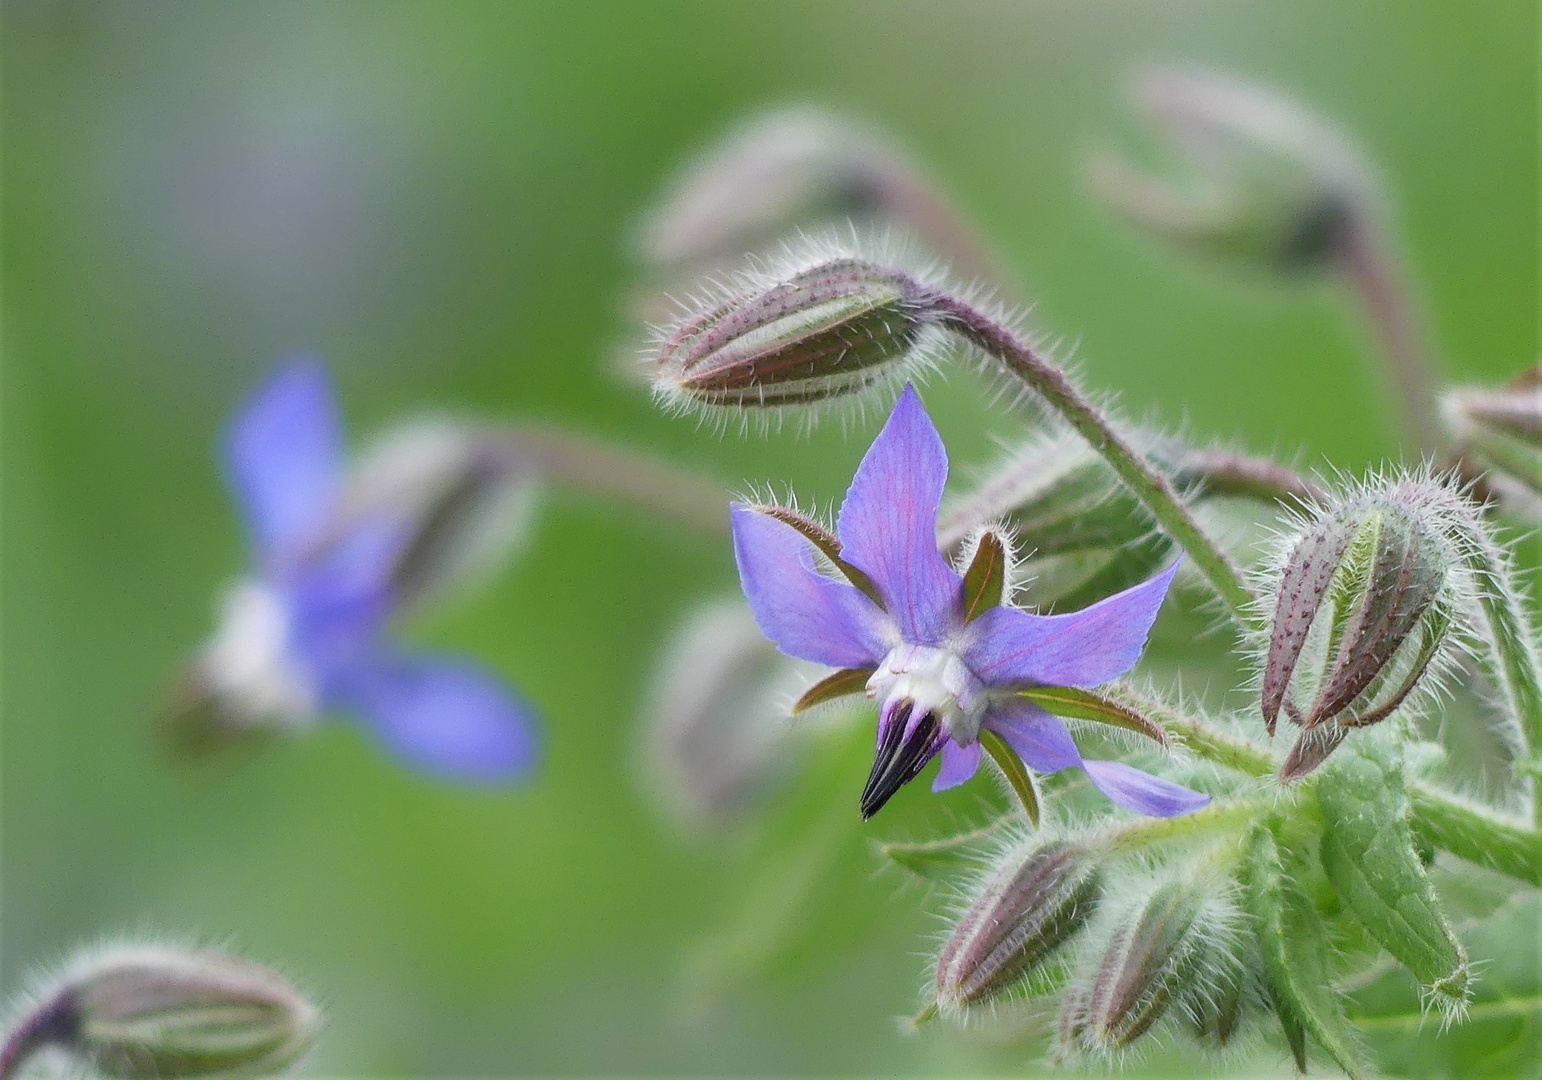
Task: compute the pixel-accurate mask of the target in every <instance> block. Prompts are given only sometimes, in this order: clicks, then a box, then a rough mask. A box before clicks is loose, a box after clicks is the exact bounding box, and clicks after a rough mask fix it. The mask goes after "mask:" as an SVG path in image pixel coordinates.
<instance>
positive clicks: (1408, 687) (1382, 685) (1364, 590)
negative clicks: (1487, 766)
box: [1260, 486, 1458, 779]
mask: <svg viewBox="0 0 1542 1080" xmlns="http://www.w3.org/2000/svg"><path fill="white" fill-rule="evenodd" d="M1402 492H1403V489H1402V488H1401V487H1398V486H1394V487H1391V488H1388V489H1387V490H1386V491H1384V492H1376V493H1370V494H1366V495H1362V496H1359V497H1356V498H1353V499H1352V500H1350V501H1349V502H1347V503H1344V504H1342V505H1341V506H1339V507H1338V508H1337V509H1336V510H1333V509H1323V510H1322V511H1320V512H1319V513H1318V515H1317V516H1316V518H1315V520H1312V521H1309V522H1308V523H1307V524H1306V525H1305V526H1304V527H1303V528H1302V530H1301V531H1300V533H1299V534H1298V538H1297V539H1296V540H1295V541H1294V543H1293V545H1292V546H1291V548H1290V551H1289V554H1288V556H1287V558H1286V560H1285V563H1284V566H1283V569H1282V570H1281V571H1280V574H1279V577H1278V579H1277V585H1276V595H1275V603H1274V617H1273V621H1272V624H1271V627H1270V636H1269V648H1268V653H1267V655H1266V657H1265V663H1264V672H1263V679H1262V683H1261V691H1260V709H1261V711H1262V713H1263V717H1264V722H1265V724H1266V725H1267V726H1268V728H1269V731H1270V732H1271V733H1272V732H1273V731H1274V726H1275V722H1276V719H1277V717H1278V715H1279V713H1280V712H1281V711H1282V710H1283V711H1284V712H1285V714H1286V715H1287V716H1288V717H1289V718H1290V720H1291V721H1292V722H1293V723H1296V724H1299V725H1300V726H1301V727H1302V728H1303V729H1304V731H1303V735H1302V738H1301V741H1300V742H1299V743H1298V744H1297V746H1296V747H1295V749H1294V750H1293V751H1292V754H1291V761H1290V762H1288V763H1287V766H1286V769H1285V771H1284V773H1282V776H1283V777H1284V778H1286V779H1297V778H1299V777H1300V776H1304V775H1306V773H1307V772H1310V771H1311V769H1312V768H1315V767H1316V765H1317V764H1320V763H1321V761H1322V760H1323V759H1324V758H1326V757H1327V755H1328V754H1329V753H1331V752H1332V750H1333V749H1334V748H1335V747H1336V746H1337V745H1338V743H1339V742H1340V741H1342V737H1343V733H1344V731H1343V729H1348V728H1354V727H1364V726H1367V725H1370V724H1374V723H1378V722H1380V721H1382V720H1384V719H1386V718H1387V717H1388V716H1389V715H1391V713H1392V712H1393V711H1394V710H1395V709H1397V708H1398V707H1399V706H1401V705H1403V704H1404V703H1405V701H1406V700H1407V699H1408V698H1409V696H1410V695H1411V694H1413V693H1414V691H1415V690H1416V689H1417V688H1419V686H1420V685H1421V683H1423V682H1424V681H1425V680H1427V679H1428V677H1429V675H1430V672H1431V669H1432V668H1433V669H1435V670H1437V671H1438V670H1439V669H1441V668H1442V667H1443V666H1444V663H1445V657H1446V656H1447V655H1448V654H1449V649H1448V631H1449V630H1450V628H1451V622H1452V617H1453V611H1454V606H1455V605H1454V602H1453V599H1452V590H1453V589H1454V587H1455V586H1454V584H1453V571H1454V570H1455V568H1456V567H1457V565H1458V561H1457V558H1456V556H1455V555H1454V553H1453V552H1452V550H1451V548H1450V544H1449V543H1448V541H1447V540H1446V538H1445V536H1444V534H1443V532H1442V531H1441V528H1440V527H1439V525H1438V523H1432V522H1431V521H1428V520H1426V518H1427V517H1428V514H1427V513H1426V511H1427V508H1426V507H1424V506H1422V505H1420V504H1419V503H1418V502H1417V500H1414V499H1412V498H1404V497H1403V495H1402ZM1335 727H1336V728H1337V729H1339V730H1334V728H1335ZM1319 729H1321V730H1319ZM1287 774H1288V775H1287Z"/></svg>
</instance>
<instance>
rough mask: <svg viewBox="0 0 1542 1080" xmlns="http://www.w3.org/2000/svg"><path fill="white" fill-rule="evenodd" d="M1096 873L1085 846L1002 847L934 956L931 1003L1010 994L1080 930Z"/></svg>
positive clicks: (948, 1008) (958, 1006)
mask: <svg viewBox="0 0 1542 1080" xmlns="http://www.w3.org/2000/svg"><path fill="white" fill-rule="evenodd" d="M1100 889H1101V878H1100V875H1099V872H1098V867H1097V863H1096V862H1095V860H1094V859H1093V857H1092V855H1091V853H1089V852H1088V851H1087V850H1086V849H1084V848H1082V847H1080V846H1078V845H1075V844H1071V843H1066V842H1062V841H1055V842H1051V843H1048V844H1040V845H1037V846H1035V847H1032V848H1028V849H1026V850H1024V849H1022V848H1017V849H1014V850H1012V851H1010V852H1009V853H1008V855H1007V857H1006V858H1005V859H1003V860H1002V861H1001V863H1000V865H999V866H997V867H996V869H995V870H994V871H993V872H991V873H990V874H989V875H988V876H987V877H986V878H985V884H984V885H983V887H981V888H980V890H979V892H978V894H977V895H976V896H975V898H974V899H973V900H972V901H971V902H970V904H969V906H968V907H967V908H966V909H965V910H964V914H963V915H962V916H961V917H960V918H959V920H958V924H957V926H955V927H954V929H953V933H952V934H951V935H949V937H948V940H947V942H946V943H945V944H944V945H943V947H942V953H941V955H940V956H939V957H938V959H937V979H936V982H937V1004H938V1006H939V1008H941V1009H942V1010H943V1011H944V1012H949V1013H959V1012H962V1011H964V1010H965V1009H968V1008H970V1007H972V1006H977V1005H982V1004H987V1003H990V1002H993V1001H997V1000H1000V999H1002V998H1005V997H1008V996H1010V995H1011V994H1012V993H1013V992H1014V991H1016V990H1017V989H1019V988H1020V987H1021V986H1022V985H1023V983H1024V980H1026V979H1027V978H1028V977H1029V976H1030V975H1031V974H1032V973H1033V972H1034V970H1035V969H1037V968H1038V967H1039V966H1040V965H1041V964H1042V963H1043V962H1044V961H1045V959H1046V958H1047V957H1048V956H1049V955H1050V954H1051V953H1052V952H1054V950H1055V949H1057V948H1058V947H1059V946H1060V945H1061V943H1062V942H1064V941H1066V940H1067V939H1069V938H1070V937H1071V935H1073V934H1074V933H1076V931H1077V930H1079V929H1081V927H1082V926H1083V924H1085V923H1086V921H1087V919H1088V918H1089V917H1090V916H1091V915H1092V912H1093V910H1094V909H1095V908H1096V906H1097V902H1098V897H1099V894H1100Z"/></svg>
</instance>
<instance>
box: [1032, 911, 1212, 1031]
mask: <svg viewBox="0 0 1542 1080" xmlns="http://www.w3.org/2000/svg"><path fill="white" fill-rule="evenodd" d="M1206 907H1207V904H1206V897H1205V892H1204V886H1203V884H1202V883H1200V882H1197V881H1167V882H1165V883H1163V884H1161V885H1159V886H1158V887H1157V888H1156V889H1155V890H1154V891H1152V892H1151V893H1150V894H1149V895H1147V896H1146V897H1145V898H1144V899H1143V900H1142V901H1141V902H1140V903H1139V904H1137V905H1136V906H1134V907H1133V908H1132V909H1130V910H1128V911H1125V912H1121V913H1119V915H1118V917H1117V918H1115V919H1112V920H1111V927H1112V930H1111V933H1110V935H1109V937H1108V940H1107V944H1106V945H1105V946H1104V948H1103V949H1102V950H1101V952H1100V953H1098V954H1097V955H1096V957H1095V959H1094V962H1093V965H1092V967H1091V969H1090V971H1088V972H1086V973H1085V974H1084V977H1083V978H1082V979H1081V980H1079V982H1078V984H1077V985H1076V986H1074V987H1073V988H1072V990H1071V992H1070V993H1068V994H1067V995H1066V997H1065V1000H1064V1001H1063V1002H1062V1004H1061V1012H1060V1023H1059V1027H1060V1038H1061V1041H1062V1042H1063V1043H1065V1044H1066V1045H1068V1046H1073V1045H1074V1046H1078V1047H1080V1048H1081V1049H1084V1050H1091V1051H1096V1052H1108V1051H1113V1050H1118V1049H1120V1048H1121V1047H1125V1046H1128V1045H1130V1044H1131V1043H1132V1042H1134V1041H1135V1040H1136V1039H1138V1038H1140V1037H1141V1036H1142V1035H1144V1034H1145V1033H1146V1032H1147V1031H1149V1030H1150V1029H1151V1026H1152V1025H1153V1024H1155V1023H1156V1022H1157V1021H1158V1020H1160V1019H1161V1018H1162V1016H1163V1014H1165V1013H1166V1012H1167V1009H1168V1007H1169V1006H1170V1005H1172V1004H1173V1003H1174V1002H1175V1001H1177V1000H1180V999H1182V998H1187V997H1192V996H1194V995H1197V994H1201V993H1203V992H1205V988H1204V980H1203V979H1201V978H1200V977H1199V976H1200V974H1201V971H1202V968H1203V967H1204V964H1205V961H1206V955H1207V952H1208V951H1209V950H1210V949H1211V948H1212V946H1213V945H1215V944H1216V940H1217V936H1218V930H1219V929H1220V927H1219V920H1218V919H1217V918H1216V915H1215V913H1214V912H1209V911H1207V910H1206Z"/></svg>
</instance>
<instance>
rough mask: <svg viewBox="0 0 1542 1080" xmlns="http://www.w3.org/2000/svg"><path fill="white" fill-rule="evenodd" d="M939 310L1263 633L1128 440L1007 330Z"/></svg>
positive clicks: (949, 301)
mask: <svg viewBox="0 0 1542 1080" xmlns="http://www.w3.org/2000/svg"><path fill="white" fill-rule="evenodd" d="M937 306H938V309H939V310H940V312H941V313H942V315H943V316H944V318H945V319H946V320H947V322H948V325H949V326H950V328H951V329H953V330H956V331H957V332H958V333H960V334H962V335H963V336H964V337H965V338H967V339H968V340H969V341H970V342H971V343H973V344H974V345H975V346H977V347H978V348H980V349H981V350H982V351H983V352H984V353H985V354H986V355H987V356H989V357H990V358H991V359H993V360H995V361H996V362H997V363H999V364H1000V365H1001V366H1002V367H1003V368H1004V369H1005V370H1006V371H1007V372H1008V373H1009V374H1011V375H1012V376H1014V377H1015V378H1017V379H1019V380H1021V381H1022V382H1023V383H1025V384H1026V385H1027V386H1028V387H1029V388H1030V389H1032V390H1034V391H1035V392H1037V393H1038V395H1039V396H1040V397H1042V398H1043V399H1044V400H1045V401H1046V402H1047V403H1048V404H1049V405H1050V407H1051V408H1053V409H1054V410H1055V411H1056V412H1058V413H1059V414H1060V415H1061V416H1062V417H1063V418H1064V419H1065V421H1066V422H1067V423H1068V424H1070V425H1071V427H1073V428H1075V429H1076V431H1077V432H1078V433H1079V434H1080V435H1081V436H1082V437H1083V438H1085V439H1086V440H1087V442H1088V443H1089V444H1091V446H1092V448H1093V449H1094V450H1095V451H1097V452H1098V453H1099V454H1100V455H1102V457H1103V459H1104V460H1105V461H1107V462H1108V464H1109V467H1110V468H1111V469H1113V471H1114V474H1115V475H1116V476H1118V477H1119V479H1120V480H1121V481H1122V482H1123V483H1124V485H1125V486H1126V487H1128V488H1129V489H1130V492H1131V493H1132V494H1133V495H1134V496H1135V497H1136V498H1137V499H1139V500H1140V501H1141V504H1142V505H1144V506H1145V508H1146V509H1147V511H1149V512H1150V514H1151V516H1152V517H1153V518H1155V519H1156V521H1157V524H1159V525H1160V526H1161V527H1162V528H1163V530H1164V531H1166V533H1167V535H1168V536H1169V537H1171V538H1172V540H1173V542H1174V543H1176V544H1177V545H1178V546H1179V547H1180V548H1182V549H1183V550H1184V552H1185V553H1187V555H1188V556H1189V558H1190V559H1192V560H1194V565H1195V566H1196V567H1197V568H1198V569H1199V572H1200V573H1202V574H1203V575H1204V576H1205V578H1206V579H1207V580H1208V581H1209V582H1210V584H1211V586H1212V587H1213V588H1214V589H1215V591H1216V594H1217V595H1218V596H1220V598H1221V601H1222V603H1224V604H1225V605H1226V608H1227V610H1228V612H1229V613H1230V614H1231V616H1232V618H1233V619H1234V620H1235V621H1236V622H1237V624H1238V625H1239V626H1241V627H1243V628H1244V629H1248V630H1258V629H1260V626H1259V623H1258V615H1257V612H1256V610H1255V605H1254V597H1253V593H1252V591H1251V590H1250V589H1249V588H1248V586H1247V583H1246V582H1245V581H1244V580H1243V578H1242V574H1241V572H1240V571H1238V569H1237V567H1236V566H1235V565H1233V564H1232V561H1231V559H1230V557H1229V556H1227V554H1226V553H1225V552H1224V551H1222V550H1221V548H1220V546H1219V545H1217V544H1216V542H1215V541H1214V540H1213V539H1212V538H1211V537H1210V536H1208V535H1207V534H1206V533H1205V531H1204V530H1203V529H1201V528H1200V526H1199V523H1198V522H1197V521H1195V520H1194V516H1193V515H1192V514H1190V513H1189V508H1188V507H1187V506H1186V505H1184V502H1183V500H1182V499H1181V498H1179V497H1178V493H1177V492H1176V491H1175V490H1174V489H1173V486H1172V484H1171V483H1170V482H1169V481H1168V479H1167V477H1166V476H1165V475H1164V474H1163V473H1162V472H1161V471H1159V470H1158V469H1157V468H1156V467H1155V466H1154V465H1152V463H1151V462H1150V461H1148V460H1147V459H1146V458H1145V457H1144V456H1143V455H1142V454H1140V453H1139V452H1138V451H1136V450H1135V448H1134V447H1132V446H1131V445H1130V444H1129V443H1128V442H1127V441H1125V439H1124V437H1123V436H1122V435H1120V434H1119V432H1118V431H1116V430H1115V429H1114V426H1113V424H1112V423H1110V422H1109V419H1108V417H1106V416H1105V415H1103V413H1102V412H1101V411H1100V410H1099V409H1098V408H1097V407H1096V406H1095V405H1093V404H1092V402H1090V401H1088V400H1087V398H1086V397H1084V396H1083V395H1082V393H1081V391H1079V390H1078V389H1076V387H1075V386H1074V385H1072V383H1071V380H1070V379H1068V378H1066V375H1065V373H1064V372H1063V371H1061V370H1060V369H1059V368H1057V367H1055V366H1054V365H1053V364H1051V363H1050V362H1049V361H1047V360H1046V359H1044V358H1043V357H1041V356H1040V355H1039V354H1038V353H1036V352H1035V351H1034V350H1033V348H1032V347H1031V346H1030V345H1029V344H1028V343H1027V342H1025V341H1023V340H1022V339H1021V338H1019V337H1018V336H1017V335H1016V334H1015V333H1013V332H1012V331H1011V330H1010V329H1008V328H1007V327H1005V326H1002V325H1001V324H999V323H997V322H996V321H995V320H994V319H992V318H990V317H989V316H987V315H985V314H984V313H983V312H980V311H977V310H975V309H974V308H973V307H971V306H969V305H968V304H966V303H964V302H963V301H962V300H958V299H956V298H954V297H950V296H943V297H939V298H938V300H937Z"/></svg>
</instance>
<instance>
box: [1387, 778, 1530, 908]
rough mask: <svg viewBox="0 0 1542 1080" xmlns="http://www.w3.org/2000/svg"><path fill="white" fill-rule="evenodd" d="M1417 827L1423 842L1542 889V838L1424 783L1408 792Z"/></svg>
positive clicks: (1414, 825) (1415, 827)
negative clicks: (1540, 886)
mask: <svg viewBox="0 0 1542 1080" xmlns="http://www.w3.org/2000/svg"><path fill="white" fill-rule="evenodd" d="M1408 801H1409V806H1410V809H1411V810H1412V812H1413V827H1414V830H1415V831H1416V832H1418V834H1419V835H1420V836H1422V837H1423V838H1424V840H1425V841H1426V842H1427V843H1429V844H1432V845H1434V846H1435V847H1438V848H1440V849H1441V850H1443V851H1449V852H1450V853H1451V854H1453V855H1455V856H1457V857H1458V858H1461V859H1466V860H1467V861H1468V862H1470V863H1476V864H1477V865H1479V866H1484V867H1487V868H1488V869H1490V870H1497V871H1498V872H1499V873H1501V874H1505V875H1507V876H1509V877H1513V878H1515V879H1517V880H1519V881H1525V882H1529V883H1530V884H1532V885H1542V834H1539V833H1536V832H1532V831H1530V830H1528V829H1524V828H1521V827H1520V826H1518V825H1513V824H1511V823H1509V822H1506V821H1501V820H1500V819H1498V818H1496V817H1494V816H1493V815H1492V814H1490V813H1489V812H1488V811H1486V810H1482V809H1479V808H1478V807H1475V806H1472V805H1469V804H1467V803H1464V802H1460V801H1458V800H1457V799H1454V798H1452V797H1451V796H1449V795H1447V794H1445V793H1444V792H1441V791H1436V790H1435V789H1433V788H1428V787H1424V786H1423V785H1413V786H1411V787H1410V788H1409V791H1408Z"/></svg>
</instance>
